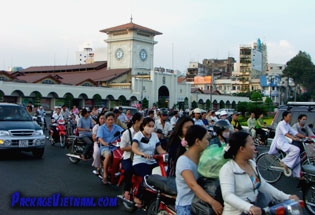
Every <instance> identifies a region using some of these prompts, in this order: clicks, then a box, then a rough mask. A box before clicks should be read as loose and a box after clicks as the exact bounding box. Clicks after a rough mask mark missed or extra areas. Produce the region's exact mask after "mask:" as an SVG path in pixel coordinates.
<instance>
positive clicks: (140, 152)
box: [132, 117, 166, 207]
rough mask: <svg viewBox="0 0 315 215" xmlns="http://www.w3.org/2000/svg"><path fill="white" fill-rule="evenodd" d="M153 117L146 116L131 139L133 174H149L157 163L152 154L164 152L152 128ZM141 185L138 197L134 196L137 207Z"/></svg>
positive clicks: (139, 204)
mask: <svg viewBox="0 0 315 215" xmlns="http://www.w3.org/2000/svg"><path fill="white" fill-rule="evenodd" d="M154 124H155V122H154V119H152V118H149V117H146V118H144V119H143V122H142V124H141V126H140V131H139V132H138V133H136V134H135V136H134V137H133V140H132V151H133V153H134V157H133V163H132V165H133V169H134V173H135V175H138V176H142V178H143V177H144V176H145V175H150V174H151V173H152V169H153V168H154V167H156V166H157V163H156V161H155V160H154V159H152V155H153V154H154V153H155V151H157V152H158V153H159V154H163V153H166V152H165V150H164V149H163V148H162V146H161V143H160V141H159V138H158V137H157V134H156V133H154V132H153V130H154ZM142 188H143V187H142V186H141V187H140V189H139V192H138V197H135V198H134V202H135V203H136V206H137V207H141V205H142V201H141V200H140V198H141V194H142V191H141V189H142Z"/></svg>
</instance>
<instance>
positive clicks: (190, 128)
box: [52, 106, 298, 215]
mask: <svg viewBox="0 0 315 215" xmlns="http://www.w3.org/2000/svg"><path fill="white" fill-rule="evenodd" d="M170 115H171V116H170ZM238 115H239V114H238V113H234V114H232V115H231V116H228V114H227V112H225V111H222V112H221V113H220V115H219V116H216V115H215V111H204V110H202V109H199V108H195V109H193V110H190V111H189V112H188V111H185V112H183V111H176V110H173V111H167V110H163V111H161V110H160V109H158V108H154V107H153V108H150V109H148V110H146V111H142V110H139V112H137V113H135V114H133V115H131V114H130V112H129V111H128V110H127V112H126V113H124V112H123V111H122V108H116V109H110V110H107V109H106V108H102V109H98V108H96V107H93V108H92V109H90V108H83V109H82V110H80V111H79V110H78V109H77V108H76V107H75V106H74V107H72V108H71V109H70V110H68V109H67V108H66V107H65V106H63V107H57V108H56V110H55V112H54V114H53V116H52V121H54V120H57V119H59V118H60V117H62V118H64V119H66V120H69V121H70V122H71V123H70V125H71V126H72V130H73V131H74V132H76V133H77V134H78V135H79V137H80V138H81V139H82V140H83V141H84V142H85V143H86V144H87V146H88V147H86V150H85V151H84V152H83V154H82V155H81V159H82V160H86V154H87V153H88V151H89V150H92V149H93V163H92V166H93V167H94V168H95V169H94V170H93V172H94V173H95V174H101V172H103V173H102V174H103V179H102V182H103V183H104V184H107V183H108V178H107V171H106V170H107V166H108V165H109V163H110V158H111V151H112V149H113V148H112V147H113V146H112V145H111V141H112V140H113V138H114V137H115V133H117V131H118V132H120V133H121V134H122V135H121V140H120V148H121V149H122V150H123V152H124V153H123V156H122V160H121V163H122V167H123V169H124V176H125V185H124V188H123V191H124V193H123V197H124V198H125V199H130V188H131V186H132V185H131V181H132V180H131V177H132V175H133V174H135V175H138V176H142V177H144V176H145V175H147V174H151V173H152V169H153V168H154V167H156V166H157V163H156V161H155V160H154V159H152V156H153V154H155V153H159V154H162V153H168V155H169V159H168V168H167V175H168V177H175V180H176V188H177V197H176V203H175V204H176V205H175V206H176V213H177V214H217V215H220V214H225V215H229V214H231V215H232V214H233V215H234V214H252V215H256V214H258V215H260V214H262V211H261V208H263V207H265V206H267V205H268V204H269V203H270V202H271V201H272V200H273V199H276V200H280V201H283V200H286V199H295V200H298V197H297V196H296V195H289V194H285V193H284V192H282V191H280V190H278V189H276V188H274V187H273V186H272V185H270V184H268V183H267V182H266V181H265V180H264V179H263V178H262V177H260V175H259V172H257V169H256V164H255V162H254V161H253V160H254V157H255V156H256V154H257V151H256V147H255V144H254V141H253V138H252V136H251V135H252V134H255V133H259V132H261V131H260V129H262V128H263V127H264V126H265V124H264V122H263V119H262V117H263V115H261V116H260V117H259V119H258V120H256V119H255V116H254V114H251V116H250V118H249V119H248V125H249V128H250V133H251V135H250V134H249V133H247V132H244V131H243V129H242V126H241V125H240V123H239V121H238ZM209 131H211V132H209ZM261 134H262V133H261ZM264 138H266V137H264ZM101 157H104V159H103V161H102V159H101ZM101 168H103V171H101ZM134 202H135V203H136V206H137V207H139V208H140V207H141V206H142V200H141V192H139V193H138V196H137V197H136V198H134ZM205 203H207V204H205Z"/></svg>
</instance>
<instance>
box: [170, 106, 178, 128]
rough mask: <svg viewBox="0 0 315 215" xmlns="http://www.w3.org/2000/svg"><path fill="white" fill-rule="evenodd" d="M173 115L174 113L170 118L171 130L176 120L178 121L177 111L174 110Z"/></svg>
mask: <svg viewBox="0 0 315 215" xmlns="http://www.w3.org/2000/svg"><path fill="white" fill-rule="evenodd" d="M173 113H174V116H172V118H171V125H172V129H173V128H174V127H175V125H176V123H177V120H178V111H177V110H175V111H174V112H173Z"/></svg>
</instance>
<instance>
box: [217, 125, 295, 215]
mask: <svg viewBox="0 0 315 215" xmlns="http://www.w3.org/2000/svg"><path fill="white" fill-rule="evenodd" d="M256 155H257V150H256V147H255V144H254V141H253V138H252V137H251V136H250V135H249V133H247V132H242V131H239V132H235V133H233V134H232V135H231V136H230V138H229V143H228V145H227V146H226V147H225V152H224V158H226V159H229V158H230V159H231V160H230V161H228V162H227V163H225V164H224V165H223V167H222V168H221V169H220V173H219V179H220V185H221V193H222V197H223V200H224V208H223V213H222V214H223V215H240V214H243V213H245V214H251V215H260V214H261V213H262V211H261V208H264V207H267V206H268V204H269V203H270V201H271V200H272V199H275V200H279V201H284V200H287V199H294V200H299V198H298V197H297V196H296V195H289V194H286V193H284V192H282V191H280V190H278V189H277V188H275V187H273V186H272V185H270V184H268V183H267V182H266V181H265V180H264V179H263V178H262V177H261V176H260V174H259V172H258V171H257V169H256V163H255V161H254V160H253V159H254V157H255V156H256Z"/></svg>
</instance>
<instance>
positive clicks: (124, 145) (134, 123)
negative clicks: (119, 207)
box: [120, 112, 143, 200]
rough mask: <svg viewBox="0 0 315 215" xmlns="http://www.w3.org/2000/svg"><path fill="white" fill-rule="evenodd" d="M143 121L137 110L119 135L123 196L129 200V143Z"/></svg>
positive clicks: (130, 176)
mask: <svg viewBox="0 0 315 215" xmlns="http://www.w3.org/2000/svg"><path fill="white" fill-rule="evenodd" d="M142 121H143V116H142V114H141V113H139V112H137V113H135V114H134V115H133V117H132V118H131V120H130V121H129V123H128V125H127V126H128V129H127V130H125V131H124V133H123V134H122V136H121V142H120V149H121V150H122V151H124V153H123V157H122V160H121V164H122V167H123V169H124V179H125V187H124V194H123V196H124V198H125V199H128V200H130V189H131V186H132V183H131V179H132V173H133V171H132V159H133V153H132V151H131V143H132V139H133V137H134V135H135V134H136V133H137V132H138V131H140V125H141V123H142Z"/></svg>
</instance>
